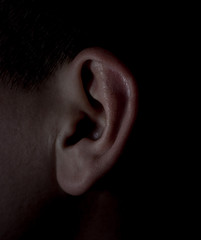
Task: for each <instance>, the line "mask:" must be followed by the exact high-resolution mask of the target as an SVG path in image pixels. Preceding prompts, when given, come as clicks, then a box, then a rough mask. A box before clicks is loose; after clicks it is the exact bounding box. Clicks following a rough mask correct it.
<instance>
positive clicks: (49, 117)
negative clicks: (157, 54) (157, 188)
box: [0, 1, 137, 239]
mask: <svg viewBox="0 0 201 240" xmlns="http://www.w3.org/2000/svg"><path fill="white" fill-rule="evenodd" d="M22 3H23V4H25V3H24V1H22ZM22 3H21V4H22ZM1 4H2V6H3V7H2V9H3V10H2V14H1V18H2V19H3V23H4V24H3V25H1V38H0V71H1V72H0V78H1V80H0V84H1V85H0V143H1V145H0V189H1V200H0V212H1V214H0V225H1V230H0V238H2V237H3V238H4V239H9V238H12V237H13V236H17V235H18V234H21V232H22V231H24V229H25V228H26V224H27V222H29V220H31V219H32V218H33V217H34V216H36V215H37V213H38V212H39V211H40V209H41V207H42V206H43V205H44V203H45V202H46V201H48V200H49V199H51V198H53V197H54V196H56V195H57V194H61V189H62V194H63V192H65V193H67V194H71V195H80V194H83V193H84V192H86V191H87V190H88V189H89V188H90V187H91V186H92V185H93V184H94V183H95V182H96V181H97V180H98V179H100V178H101V177H102V176H103V175H105V174H106V173H107V172H108V171H109V170H110V169H111V168H112V167H113V166H114V164H115V163H116V162H117V160H118V158H119V156H120V154H121V153H122V151H123V148H124V146H125V144H126V141H127V138H128V137H129V135H130V131H131V129H132V127H133V124H134V121H135V118H136V110H137V85H136V82H135V79H134V77H133V74H132V73H131V71H130V70H129V69H128V67H127V66H126V65H125V64H124V63H123V62H122V61H121V60H120V59H119V58H118V57H117V56H116V55H115V54H113V53H112V52H111V51H108V50H106V49H104V48H103V46H104V44H105V42H107V41H106V38H105V37H104V36H102V41H103V44H97V43H98V42H99V41H100V39H99V38H98V36H100V35H98V34H97V35H95V31H94V32H93V31H92V32H90V34H89V32H88V34H89V35H86V36H87V37H86V36H85V37H86V38H85V39H84V37H83V42H82V43H78V42H79V41H78V39H80V36H83V35H82V32H85V31H84V30H85V29H83V26H82V31H80V30H79V29H77V28H73V27H72V28H71V27H69V28H68V29H66V28H65V27H66V26H67V25H68V24H66V25H65V24H63V25H62V24H61V22H62V20H63V19H65V17H64V16H63V17H60V18H58V19H56V17H58V12H57V11H56V12H55V11H53V10H52V8H51V10H50V12H49V13H48V11H47V9H45V10H46V11H44V9H42V8H41V9H40V8H38V5H34V7H33V6H32V7H33V8H31V7H29V6H27V5H26V4H25V5H20V1H19V3H14V2H13V3H12V1H11V2H9V1H1ZM32 4H34V1H32ZM22 6H24V8H23V7H22ZM6 11H7V12H6ZM6 14H7V18H6ZM2 19H1V20H2ZM51 19H54V21H53V22H52V21H51ZM55 19H56V20H55ZM64 29H66V31H64ZM68 30H69V31H68ZM78 30H79V31H78ZM96 31H97V30H96ZM86 32H87V31H86ZM97 32H98V31H97ZM102 32H104V31H103V30H101V29H100V33H102ZM78 33H79V34H81V35H79V34H78ZM100 33H99V34H100ZM90 38H93V39H94V40H92V39H90ZM13 39H15V40H14V41H13ZM89 39H90V40H89ZM80 41H81V40H80ZM76 44H77V45H76ZM106 45H107V44H106ZM111 49H112V48H111ZM109 50H110V49H109ZM113 52H114V51H113ZM117 52H118V51H117ZM27 212H29V214H27ZM11 228H12V229H13V231H12V232H11V231H10V229H11ZM11 235H12V236H11Z"/></svg>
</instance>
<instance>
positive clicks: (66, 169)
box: [55, 48, 137, 195]
mask: <svg viewBox="0 0 201 240" xmlns="http://www.w3.org/2000/svg"><path fill="white" fill-rule="evenodd" d="M67 68H68V70H67V71H66V73H65V71H64V77H63V78H64V79H66V80H64V81H63V82H62V91H63V92H64V93H65V91H66V95H67V94H68V97H67V98H68V102H69V103H70V106H69V107H70V109H71V114H69V116H68V118H70V119H66V121H62V125H61V126H60V129H59V134H58V135H57V139H56V144H55V146H56V147H55V152H56V174H57V180H58V183H59V185H60V187H61V188H62V189H63V190H64V191H65V192H67V193H69V194H72V195H79V194H82V193H84V192H85V191H87V190H88V189H89V188H90V187H91V186H92V185H93V184H94V183H95V182H96V181H97V180H98V179H99V178H100V177H101V176H103V175H104V174H105V173H106V172H108V171H109V170H110V169H111V168H112V166H113V165H114V164H115V163H116V161H117V160H118V157H119V155H120V154H121V152H122V150H123V147H124V145H125V143H126V140H127V138H128V136H129V134H130V131H131V128H132V126H133V123H134V120H135V117H136V108H137V87H136V84H135V80H134V78H133V76H132V74H131V72H130V71H129V70H128V69H127V67H126V66H124V64H123V63H122V62H121V61H119V60H118V58H116V57H115V56H113V55H112V54H111V53H110V52H108V51H106V50H104V49H101V48H88V49H85V50H83V51H81V52H80V53H79V54H78V55H77V56H76V57H75V58H74V60H73V61H72V62H71V63H70V64H69V65H68V67H67ZM65 75H66V76H65ZM69 89H70V90H69ZM65 99H66V98H65V97H64V98H63V100H62V101H65ZM61 104H62V103H61ZM63 104H64V105H65V102H64V103H63ZM64 111H65V108H64ZM66 111H67V110H66ZM67 129H68V130H67Z"/></svg>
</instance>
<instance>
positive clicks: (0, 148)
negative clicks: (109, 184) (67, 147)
mask: <svg viewBox="0 0 201 240" xmlns="http://www.w3.org/2000/svg"><path fill="white" fill-rule="evenodd" d="M47 96H48V93H47V94H46V93H44V92H43V91H38V92H34V93H25V92H22V91H21V90H8V89H5V88H4V87H2V86H1V88H0V142H1V145H0V173H1V174H0V189H1V198H0V226H1V231H0V239H7V238H8V239H10V238H12V237H13V236H10V234H14V235H15V234H16V235H18V234H20V232H21V231H23V229H24V228H25V225H26V222H28V221H27V219H29V218H31V219H32V218H33V217H34V216H36V215H37V213H38V211H39V210H40V208H41V207H42V206H43V204H44V203H45V202H46V201H47V200H48V199H50V198H53V197H54V196H55V195H56V194H58V192H59V187H58V185H57V182H56V178H55V171H54V168H55V167H54V161H53V156H54V154H53V152H52V149H53V141H54V129H53V128H52V124H51V122H52V121H53V119H52V118H51V112H49V110H48V105H49V104H50V102H49V103H48V98H47ZM47 112H48V113H47ZM48 132H51V133H52V134H51V136H50V135H49V134H48ZM27 212H28V214H27ZM27 215H28V216H27ZM11 229H12V231H11Z"/></svg>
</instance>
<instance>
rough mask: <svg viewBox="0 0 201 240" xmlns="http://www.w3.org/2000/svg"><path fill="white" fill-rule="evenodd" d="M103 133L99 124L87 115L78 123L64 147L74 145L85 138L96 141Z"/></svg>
mask: <svg viewBox="0 0 201 240" xmlns="http://www.w3.org/2000/svg"><path fill="white" fill-rule="evenodd" d="M101 135H102V134H100V131H99V130H98V127H97V125H96V124H95V123H94V122H93V121H91V120H90V119H89V117H87V116H86V117H84V118H83V119H82V120H81V121H80V122H79V123H78V124H77V127H76V130H75V132H74V134H73V135H72V136H70V137H68V139H66V140H65V142H64V147H67V146H68V147H69V146H72V145H74V144H76V143H78V142H79V141H80V140H82V139H83V138H88V139H90V140H94V141H95V140H97V139H99V138H100V136H101Z"/></svg>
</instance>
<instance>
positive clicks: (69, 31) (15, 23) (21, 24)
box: [0, 0, 144, 89]
mask: <svg viewBox="0 0 201 240" xmlns="http://www.w3.org/2000/svg"><path fill="white" fill-rule="evenodd" d="M65 2H66V1H62V0H57V1H55V0H49V1H47V0H43V1H42V0H41V1H39V0H29V1H26V0H18V1H16V0H0V81H1V82H2V83H3V84H6V85H9V86H11V87H19V86H20V87H23V88H29V89H30V88H31V89H32V88H35V87H37V86H39V85H40V84H41V83H42V82H43V81H44V80H46V79H48V78H49V77H50V76H51V75H52V74H54V72H55V71H56V69H57V68H58V67H59V66H61V65H62V64H63V63H64V62H65V61H71V60H72V59H73V58H74V57H75V56H76V54H77V53H78V52H79V51H81V50H82V49H84V48H86V47H92V46H99V47H104V48H106V49H108V50H110V51H112V52H113V53H115V54H119V56H120V57H122V56H123V57H124V58H125V59H124V61H125V62H126V63H128V64H129V61H127V60H126V59H129V58H130V55H129V53H130V52H132V51H131V49H130V47H131V46H132V45H135V44H136V42H137V41H136V40H137V39H138V40H139V36H141V34H142V32H143V31H144V29H143V28H142V29H141V30H140V31H141V33H140V34H139V32H137V24H135V21H134V19H133V22H132V21H131V20H132V19H129V20H128V21H127V22H126V21H125V19H124V18H125V16H124V15H122V14H121V15H119V14H118V13H117V12H115V11H113V12H112V11H110V10H106V9H104V8H102V12H101V11H99V14H98V13H97V11H95V14H93V13H92V12H93V11H94V9H93V8H92V9H93V11H92V10H91V9H90V8H88V9H87V7H86V8H85V9H82V7H79V6H74V8H73V7H72V6H68V5H66V4H65ZM65 5H66V6H65ZM92 7H94V6H92ZM99 7H100V6H99ZM115 7H117V6H115ZM66 8H67V9H66ZM80 13H81V14H80ZM128 23H130V29H129V31H128V32H130V34H129V35H128V32H127V31H125V29H128V28H129V27H127V26H126V24H128ZM131 26H132V28H131ZM140 27H141V26H140ZM139 29H140V28H139V27H138V31H139ZM128 42H129V43H128ZM137 44H138V45H137V47H136V48H135V51H136V53H137V52H139V51H141V49H142V48H139V41H138V43H137ZM132 61H134V59H132ZM138 61H139V59H138ZM133 66H134V64H133Z"/></svg>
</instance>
